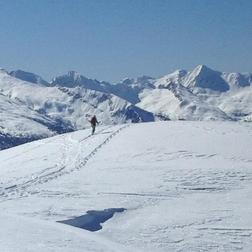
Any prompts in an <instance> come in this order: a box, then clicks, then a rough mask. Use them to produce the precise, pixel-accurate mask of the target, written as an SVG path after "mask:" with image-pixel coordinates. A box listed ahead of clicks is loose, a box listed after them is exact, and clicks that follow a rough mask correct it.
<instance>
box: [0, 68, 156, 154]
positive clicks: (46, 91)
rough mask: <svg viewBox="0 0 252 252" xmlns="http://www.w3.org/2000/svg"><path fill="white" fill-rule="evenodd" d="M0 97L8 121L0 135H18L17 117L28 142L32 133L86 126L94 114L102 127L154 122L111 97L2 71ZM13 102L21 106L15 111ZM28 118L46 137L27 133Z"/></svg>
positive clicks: (115, 97) (147, 116) (56, 131)
mask: <svg viewBox="0 0 252 252" xmlns="http://www.w3.org/2000/svg"><path fill="white" fill-rule="evenodd" d="M0 94H1V96H0V99H1V100H2V104H3V105H2V110H1V118H9V119H8V123H7V122H6V120H5V119H2V121H1V128H0V129H1V132H0V133H1V134H2V135H3V136H6V135H8V139H9V137H11V136H13V138H17V137H19V136H20V134H21V133H20V130H19V128H18V127H19V126H18V125H19V124H18V123H17V120H16V119H15V118H17V117H18V118H19V119H20V120H21V121H22V124H23V128H24V131H27V132H29V133H30V138H31V139H33V138H37V137H34V132H37V133H36V134H37V135H39V136H41V137H42V136H49V135H51V134H55V133H61V132H65V131H72V130H76V129H81V128H85V127H88V126H89V121H88V119H89V118H90V117H91V115H93V114H96V115H97V118H98V120H99V121H101V122H102V123H103V124H119V123H125V122H139V121H142V122H145V121H154V116H153V114H152V113H150V112H147V111H144V110H143V109H140V108H138V107H136V106H135V105H132V104H131V103H129V102H128V101H126V100H123V99H121V98H119V97H117V96H115V95H113V94H109V93H103V92H99V91H95V90H93V89H88V88H86V87H84V86H77V85H75V86H73V87H62V86H58V85H54V86H50V87H48V86H45V85H43V84H34V83H31V82H26V81H21V80H20V79H17V78H14V77H13V76H11V75H9V74H8V73H7V72H6V71H3V70H2V71H1V72H0ZM14 102H18V103H19V104H21V105H22V106H20V108H19V109H14V108H15V106H14V105H13V104H15V103H14ZM17 106H18V105H16V107H17ZM22 108H24V109H22ZM13 110H14V111H13ZM9 111H12V112H13V113H15V117H11V116H10V115H9V113H10V112H9ZM26 111H28V113H27V112H26ZM31 113H34V114H35V115H36V118H34V117H33V116H29V114H31ZM27 117H29V119H30V120H32V121H34V122H36V125H37V124H41V127H42V128H41V130H42V129H44V127H45V128H46V129H47V130H48V131H47V134H45V132H44V131H41V132H40V131H39V129H38V128H37V129H36V130H35V128H34V130H29V129H30V127H32V124H30V123H29V122H30V120H27ZM44 120H48V122H45V121H44ZM49 122H50V123H49ZM10 125H11V126H10ZM3 129H4V130H3ZM15 129H16V130H15ZM3 139H5V138H4V137H3ZM27 139H29V138H27ZM8 142H10V140H9V141H8ZM13 142H15V141H13ZM16 142H18V141H16ZM8 146H9V144H7V143H6V142H4V141H2V143H1V146H0V148H1V149H2V148H5V147H8Z"/></svg>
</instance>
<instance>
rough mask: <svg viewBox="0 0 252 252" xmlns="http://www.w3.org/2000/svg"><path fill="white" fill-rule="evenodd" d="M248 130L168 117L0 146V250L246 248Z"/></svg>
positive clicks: (251, 223)
mask: <svg viewBox="0 0 252 252" xmlns="http://www.w3.org/2000/svg"><path fill="white" fill-rule="evenodd" d="M251 134H252V125H251V124H247V123H237V122H185V121H183V122H179V121H177V122H172V121H169V122H155V123H145V124H131V125H124V126H123V125H117V126H102V127H101V126H99V127H98V129H97V133H96V134H95V135H93V136H90V130H81V131H77V132H73V133H67V134H63V135H59V136H54V137H52V138H48V139H44V140H39V141H35V142H32V143H29V144H25V145H21V146H18V147H14V148H11V149H8V150H4V151H1V152H0V167H1V169H0V187H1V188H0V206H1V213H0V221H1V224H2V225H1V226H0V241H1V242H0V250H1V251H6V252H24V251H25V252H26V251H37V252H48V251H53V252H57V251H60V252H69V251H73V252H79V251H86V252H89V251H90V252H91V251H92V252H93V251H147V252H152V251H155V252H167V251H175V252H176V251H182V252H188V251H195V252H199V251H218V252H226V251H232V252H234V251H245V252H250V251H251V248H252V239H251V236H252V219H251V211H252V204H251V197H252V186H251V182H252V171H251V164H252V159H251V152H252V141H250V139H249V138H250V136H251ZM116 209H124V211H121V210H120V211H118V212H117V213H115V214H114V215H112V216H110V219H107V220H106V219H105V216H106V215H107V214H108V213H109V212H112V210H113V211H115V210H116ZM90 210H93V211H91V212H88V211H90ZM87 212H88V214H87ZM79 216H81V217H79ZM75 217H79V218H75ZM70 219H71V220H72V223H73V224H74V225H79V226H83V227H85V228H91V227H92V228H94V227H95V226H96V225H98V224H99V225H101V226H100V227H99V228H101V229H100V230H98V231H96V232H90V231H87V230H84V229H81V228H77V227H74V226H68V225H66V224H63V223H62V221H65V222H66V220H70ZM74 220H75V221H74Z"/></svg>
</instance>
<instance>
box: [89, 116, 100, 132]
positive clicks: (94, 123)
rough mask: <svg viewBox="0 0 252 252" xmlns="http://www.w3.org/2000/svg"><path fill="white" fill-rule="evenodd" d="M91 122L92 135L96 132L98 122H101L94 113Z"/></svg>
mask: <svg viewBox="0 0 252 252" xmlns="http://www.w3.org/2000/svg"><path fill="white" fill-rule="evenodd" d="M89 122H90V123H91V127H92V135H93V134H94V133H95V127H96V124H97V123H98V124H99V122H98V121H97V118H96V116H95V115H93V117H92V118H91V120H90V121H89Z"/></svg>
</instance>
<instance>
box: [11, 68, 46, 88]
mask: <svg viewBox="0 0 252 252" xmlns="http://www.w3.org/2000/svg"><path fill="white" fill-rule="evenodd" d="M9 74H10V75H11V76H13V77H15V78H17V79H20V80H23V81H28V82H31V83H38V84H42V85H45V86H49V85H50V84H49V83H48V82H47V81H45V80H44V79H43V78H42V77H41V76H39V75H37V74H34V73H30V72H25V71H22V70H16V71H11V72H10V73H9Z"/></svg>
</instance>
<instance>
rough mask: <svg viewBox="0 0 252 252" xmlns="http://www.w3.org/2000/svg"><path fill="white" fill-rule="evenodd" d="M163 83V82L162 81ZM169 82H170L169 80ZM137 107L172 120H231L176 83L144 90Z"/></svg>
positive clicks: (216, 108)
mask: <svg viewBox="0 0 252 252" xmlns="http://www.w3.org/2000/svg"><path fill="white" fill-rule="evenodd" d="M162 81H163V80H162ZM168 81H169V80H168ZM139 97H140V99H141V102H140V103H137V104H136V105H137V106H139V107H141V108H143V109H145V110H148V111H151V112H153V113H154V114H157V115H159V116H161V118H165V117H167V118H169V119H171V120H230V119H231V118H230V117H228V116H227V115H226V114H225V113H224V112H223V111H222V110H220V109H219V108H218V107H215V106H212V105H211V104H208V103H206V102H205V101H204V100H203V99H201V98H200V97H198V96H196V95H195V94H193V93H192V92H191V91H190V90H188V89H187V88H186V87H184V86H183V85H181V84H179V83H178V84H176V83H174V82H171V83H169V84H168V85H164V87H162V88H158V89H151V90H144V91H143V92H142V93H140V95H139Z"/></svg>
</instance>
